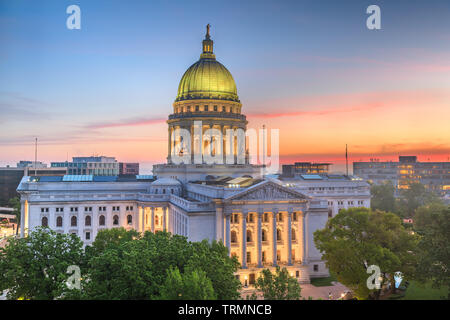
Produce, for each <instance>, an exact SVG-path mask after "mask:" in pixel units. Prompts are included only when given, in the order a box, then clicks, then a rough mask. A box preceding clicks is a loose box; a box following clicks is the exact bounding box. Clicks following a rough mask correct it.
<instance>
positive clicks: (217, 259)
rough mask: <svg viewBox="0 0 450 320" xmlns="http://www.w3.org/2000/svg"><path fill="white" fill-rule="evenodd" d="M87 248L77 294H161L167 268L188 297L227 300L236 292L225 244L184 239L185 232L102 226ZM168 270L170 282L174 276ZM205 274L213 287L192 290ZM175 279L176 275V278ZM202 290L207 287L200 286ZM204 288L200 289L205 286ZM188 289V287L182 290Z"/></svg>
mask: <svg viewBox="0 0 450 320" xmlns="http://www.w3.org/2000/svg"><path fill="white" fill-rule="evenodd" d="M86 252H88V254H87V256H88V269H87V270H88V271H87V274H86V275H85V276H84V278H85V279H86V280H85V281H84V282H83V288H84V290H83V292H84V293H83V295H82V296H81V298H83V299H122V300H123V299H150V298H161V297H162V298H163V297H166V296H168V295H169V294H170V293H169V292H168V291H167V290H166V291H165V294H166V295H165V296H163V295H162V290H163V288H165V289H167V282H166V279H167V270H178V272H179V273H180V276H181V284H183V286H187V285H188V284H189V286H188V287H183V286H182V288H184V289H183V290H188V289H189V290H193V291H189V294H190V295H191V296H198V295H201V294H204V295H205V296H207V297H208V298H210V297H214V298H216V297H217V298H219V299H233V298H236V297H238V296H239V291H238V289H239V286H240V283H239V281H238V280H236V279H235V277H234V275H233V274H234V272H235V271H236V270H237V266H238V263H237V261H236V260H235V259H232V258H230V257H229V256H228V251H227V248H226V247H224V246H223V244H218V243H217V242H213V243H211V244H210V243H209V242H208V241H206V240H205V241H202V242H198V243H196V242H194V243H192V242H188V241H187V239H186V237H183V236H179V235H171V234H170V233H167V232H156V233H151V232H146V233H145V234H143V235H140V234H139V233H136V232H135V231H126V230H125V229H120V228H117V229H111V230H102V231H101V232H99V235H98V236H97V238H96V240H95V241H94V243H93V244H92V248H86ZM176 272H177V271H172V273H171V277H172V278H171V281H178V280H180V279H179V277H177V274H176ZM205 277H206V278H207V279H208V281H210V282H211V285H212V287H213V294H212V295H210V293H209V291H208V290H207V291H203V292H198V291H195V290H196V289H195V286H197V285H198V284H199V283H202V284H205V283H206V282H207V281H206V280H205V279H204V278H205ZM177 279H178V280H177ZM206 289H207V288H206ZM206 289H205V290H206ZM185 292H188V291H185Z"/></svg>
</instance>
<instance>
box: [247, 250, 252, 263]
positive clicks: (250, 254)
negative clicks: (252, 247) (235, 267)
mask: <svg viewBox="0 0 450 320" xmlns="http://www.w3.org/2000/svg"><path fill="white" fill-rule="evenodd" d="M247 263H252V253H251V252H247Z"/></svg>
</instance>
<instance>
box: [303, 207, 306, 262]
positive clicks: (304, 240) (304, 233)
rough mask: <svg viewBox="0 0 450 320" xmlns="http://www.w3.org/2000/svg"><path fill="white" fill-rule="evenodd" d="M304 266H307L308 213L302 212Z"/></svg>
mask: <svg viewBox="0 0 450 320" xmlns="http://www.w3.org/2000/svg"><path fill="white" fill-rule="evenodd" d="M302 237H303V241H302V242H303V244H302V248H303V250H302V265H306V212H305V211H303V212H302Z"/></svg>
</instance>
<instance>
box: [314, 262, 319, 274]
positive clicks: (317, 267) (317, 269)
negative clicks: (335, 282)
mask: <svg viewBox="0 0 450 320" xmlns="http://www.w3.org/2000/svg"><path fill="white" fill-rule="evenodd" d="M317 271H319V265H318V264H315V265H314V272H317Z"/></svg>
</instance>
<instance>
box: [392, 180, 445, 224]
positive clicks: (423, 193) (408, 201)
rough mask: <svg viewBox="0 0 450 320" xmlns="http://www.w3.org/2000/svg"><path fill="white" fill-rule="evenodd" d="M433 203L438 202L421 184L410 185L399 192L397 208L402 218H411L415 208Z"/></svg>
mask: <svg viewBox="0 0 450 320" xmlns="http://www.w3.org/2000/svg"><path fill="white" fill-rule="evenodd" d="M433 202H440V200H439V198H438V197H437V196H436V195H435V194H434V193H433V192H431V191H429V190H427V189H426V188H425V186H424V185H423V184H421V183H412V184H410V185H409V188H408V189H402V190H401V192H400V198H399V208H400V211H401V213H402V216H403V217H405V218H412V217H414V213H415V212H416V210H417V208H419V207H420V206H423V205H426V204H429V203H433Z"/></svg>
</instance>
